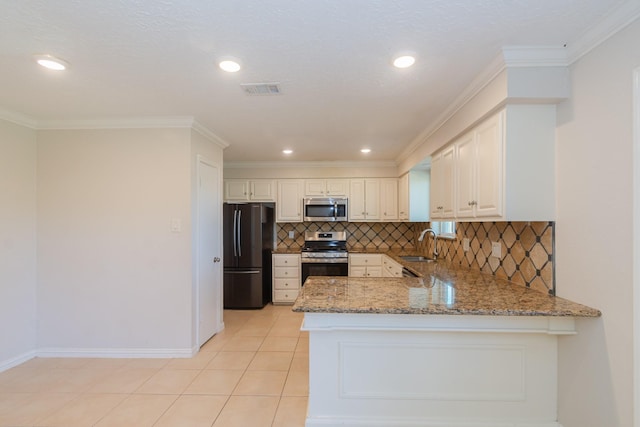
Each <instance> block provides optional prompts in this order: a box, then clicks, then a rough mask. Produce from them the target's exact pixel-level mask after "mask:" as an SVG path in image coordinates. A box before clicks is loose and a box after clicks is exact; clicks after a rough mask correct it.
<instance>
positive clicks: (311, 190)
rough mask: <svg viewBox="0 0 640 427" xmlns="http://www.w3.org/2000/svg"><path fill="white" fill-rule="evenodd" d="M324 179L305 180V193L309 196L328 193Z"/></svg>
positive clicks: (322, 195) (321, 195) (320, 195)
mask: <svg viewBox="0 0 640 427" xmlns="http://www.w3.org/2000/svg"><path fill="white" fill-rule="evenodd" d="M325 192H326V182H325V180H324V179H307V180H305V181H304V195H305V196H307V197H324V196H325V195H326V194H325Z"/></svg>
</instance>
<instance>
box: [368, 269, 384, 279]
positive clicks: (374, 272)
mask: <svg viewBox="0 0 640 427" xmlns="http://www.w3.org/2000/svg"><path fill="white" fill-rule="evenodd" d="M367 277H382V267H367Z"/></svg>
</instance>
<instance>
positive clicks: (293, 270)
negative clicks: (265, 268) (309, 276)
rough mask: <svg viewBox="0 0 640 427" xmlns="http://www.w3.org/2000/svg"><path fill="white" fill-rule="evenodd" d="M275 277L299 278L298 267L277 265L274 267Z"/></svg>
mask: <svg viewBox="0 0 640 427" xmlns="http://www.w3.org/2000/svg"><path fill="white" fill-rule="evenodd" d="M273 277H281V278H287V277H291V278H297V277H299V276H298V267H275V268H274V269H273Z"/></svg>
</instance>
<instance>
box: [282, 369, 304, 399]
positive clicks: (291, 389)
mask: <svg viewBox="0 0 640 427" xmlns="http://www.w3.org/2000/svg"><path fill="white" fill-rule="evenodd" d="M282 395H283V396H308V395H309V374H308V373H307V372H305V371H289V375H288V376H287V382H286V383H285V385H284V390H283V391H282Z"/></svg>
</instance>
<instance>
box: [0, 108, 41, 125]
mask: <svg viewBox="0 0 640 427" xmlns="http://www.w3.org/2000/svg"><path fill="white" fill-rule="evenodd" d="M0 120H6V121H7V122H11V123H15V124H17V125H20V126H24V127H27V128H31V129H38V121H37V120H36V119H34V118H33V117H29V116H27V115H26V114H21V113H16V112H13V111H9V110H4V109H0Z"/></svg>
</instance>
